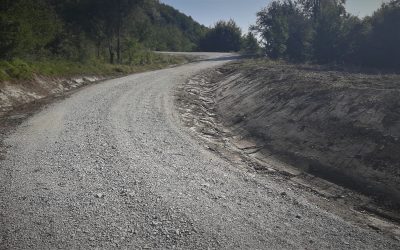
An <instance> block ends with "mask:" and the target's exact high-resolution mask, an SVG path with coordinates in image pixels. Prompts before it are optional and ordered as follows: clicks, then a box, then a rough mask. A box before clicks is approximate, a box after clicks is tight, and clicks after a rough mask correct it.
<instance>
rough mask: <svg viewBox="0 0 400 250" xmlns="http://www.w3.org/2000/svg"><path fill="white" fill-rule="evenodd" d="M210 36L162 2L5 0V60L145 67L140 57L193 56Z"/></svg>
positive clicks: (0, 14)
mask: <svg viewBox="0 0 400 250" xmlns="http://www.w3.org/2000/svg"><path fill="white" fill-rule="evenodd" d="M205 31H206V28H205V27H204V26H202V25H200V24H199V23H197V22H195V21H194V20H193V19H192V18H191V17H188V16H186V15H184V14H182V13H180V12H179V11H177V10H176V9H174V8H172V7H170V6H167V5H165V4H162V3H160V2H159V1H158V0H118V1H107V0H82V1H76V0H68V1H55V0H1V5H0V37H1V39H0V58H2V59H10V58H15V57H19V58H23V59H26V58H27V59H40V58H53V57H57V58H63V59H68V60H78V61H82V60H86V59H90V58H96V59H99V60H104V61H109V62H110V63H129V64H133V63H140V64H143V63H145V62H144V61H145V58H142V57H140V56H138V54H140V52H141V51H143V50H145V49H149V50H171V51H192V50H194V49H195V48H196V44H197V42H198V40H199V39H200V37H201V36H202V34H203V32H205Z"/></svg>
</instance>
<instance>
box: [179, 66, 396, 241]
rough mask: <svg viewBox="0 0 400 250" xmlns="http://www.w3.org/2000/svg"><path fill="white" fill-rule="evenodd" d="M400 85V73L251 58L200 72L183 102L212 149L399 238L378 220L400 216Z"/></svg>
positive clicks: (182, 96) (183, 108) (186, 119)
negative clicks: (381, 73)
mask: <svg viewBox="0 0 400 250" xmlns="http://www.w3.org/2000/svg"><path fill="white" fill-rule="evenodd" d="M399 83H400V76H398V75H388V74H386V75H376V74H360V73H349V72H343V71H332V70H327V69H323V68H321V67H316V66H308V65H292V64H286V63H281V62H280V63H278V62H270V61H264V60H243V61H239V62H233V63H230V64H229V65H224V66H222V67H220V68H218V69H216V70H214V71H212V72H204V73H203V74H200V75H198V76H196V77H194V78H192V79H191V80H189V81H188V82H187V83H186V84H185V85H183V86H182V88H181V89H180V90H179V92H178V103H179V106H181V113H182V117H183V121H184V122H185V124H186V125H187V126H189V127H190V128H191V129H192V130H193V131H196V132H197V135H198V136H200V137H201V138H202V139H203V140H205V141H206V142H207V143H208V145H209V148H210V149H211V150H214V151H215V152H217V153H219V154H221V155H223V156H225V158H227V159H230V160H231V161H246V162H247V164H248V165H250V166H252V167H253V168H254V169H255V170H256V171H257V172H258V173H260V174H263V175H268V176H271V175H280V176H281V178H283V179H284V180H290V181H291V182H292V183H293V184H295V185H300V186H301V187H302V188H303V189H304V190H305V191H309V192H311V193H314V194H317V195H318V196H320V197H322V198H323V199H322V200H321V199H316V198H315V196H313V195H310V196H309V199H311V200H314V201H315V202H316V203H318V204H319V205H320V206H322V207H325V208H326V209H328V210H330V211H332V210H333V212H335V213H337V214H339V215H340V216H342V217H345V218H346V219H349V220H352V221H357V222H359V223H361V224H366V225H368V226H370V227H373V228H380V230H385V229H383V228H386V229H388V231H391V232H394V233H395V234H398V233H400V231H398V228H397V226H396V227H395V228H397V229H394V230H393V228H391V226H387V225H386V226H385V225H384V226H383V227H382V225H375V224H374V223H373V222H371V221H374V220H375V219H374V218H376V216H378V217H379V218H380V219H382V220H388V222H389V223H390V222H394V223H399V222H400V216H399V201H400V196H399V194H400V185H399V184H400V168H399V164H400V154H399V153H400V143H399V142H398V138H399V137H400V123H399V122H400V113H399V112H398V111H399V110H400V109H399V108H400V98H398V96H399V94H400V93H399V92H400V85H399ZM359 192H361V193H359ZM363 194H364V195H363ZM324 199H326V200H329V202H326V201H324ZM331 201H335V205H332V203H331ZM349 209H350V210H349ZM371 216H372V217H371ZM371 218H373V219H371ZM366 221H367V222H366ZM370 222H371V223H372V224H371V223H370ZM378 224H379V223H378ZM383 224H384V223H383Z"/></svg>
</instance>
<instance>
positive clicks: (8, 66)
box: [0, 59, 33, 80]
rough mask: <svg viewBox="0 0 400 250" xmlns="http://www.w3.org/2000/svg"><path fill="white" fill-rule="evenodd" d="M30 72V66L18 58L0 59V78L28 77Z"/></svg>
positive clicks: (31, 72) (30, 74)
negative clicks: (10, 59) (8, 60)
mask: <svg viewBox="0 0 400 250" xmlns="http://www.w3.org/2000/svg"><path fill="white" fill-rule="evenodd" d="M32 74H33V71H32V68H31V67H30V66H29V65H28V64H27V63H26V62H24V61H22V60H20V59H14V60H12V61H10V62H7V61H0V80H10V79H30V78H31V77H32Z"/></svg>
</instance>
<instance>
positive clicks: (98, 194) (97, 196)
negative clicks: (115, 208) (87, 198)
mask: <svg viewBox="0 0 400 250" xmlns="http://www.w3.org/2000/svg"><path fill="white" fill-rule="evenodd" d="M95 197H96V198H103V197H104V194H102V193H97V194H96V195H95Z"/></svg>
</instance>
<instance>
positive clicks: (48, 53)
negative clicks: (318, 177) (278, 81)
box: [0, 0, 400, 79]
mask: <svg viewBox="0 0 400 250" xmlns="http://www.w3.org/2000/svg"><path fill="white" fill-rule="evenodd" d="M399 27H400V0H391V1H390V2H387V3H385V4H382V6H381V7H380V8H379V9H378V10H377V11H376V12H375V13H373V15H371V16H367V17H365V18H362V19H361V18H359V17H356V16H354V15H351V14H349V13H348V12H347V11H346V9H345V0H275V1H273V2H272V3H270V4H269V5H268V6H267V7H265V8H264V9H262V10H261V11H259V12H258V13H257V23H256V24H254V25H253V26H251V27H250V30H251V32H249V33H247V34H245V35H243V34H242V30H241V29H240V28H239V27H238V25H237V24H236V23H235V21H234V20H228V21H222V20H221V21H218V22H217V23H216V24H215V25H214V26H213V27H205V26H203V25H201V24H199V23H197V22H196V21H195V20H193V19H192V18H191V17H190V16H187V15H185V14H183V13H181V12H179V11H178V10H176V9H174V8H173V7H171V6H168V5H165V4H163V3H160V2H159V1H158V0H115V1H109V0H64V1H57V0H0V69H2V70H1V71H0V79H4V78H6V77H4V75H7V72H11V71H13V68H14V67H17V68H24V67H25V68H26V67H27V66H26V64H25V62H28V64H29V62H30V63H31V64H32V63H33V62H34V63H37V62H47V61H52V60H53V61H54V60H57V61H60V60H61V61H63V62H65V61H67V62H79V63H85V62H88V61H90V62H94V61H95V62H97V63H107V64H111V65H114V64H116V65H144V64H147V63H151V62H152V61H154V60H155V58H156V57H155V56H154V53H152V51H215V52H231V51H242V52H245V53H250V54H257V53H260V52H261V51H263V53H262V54H265V55H267V56H268V57H269V58H272V59H278V58H279V59H286V60H289V61H293V62H313V63H318V64H332V63H333V64H340V65H357V66H362V67H372V68H384V69H400V60H399V58H400V46H398V44H400V29H399ZM258 40H261V42H260V41H258ZM260 47H262V49H261V48H260ZM61 67H64V66H61ZM17 71H18V70H17ZM20 71H21V70H20ZM22 71H23V70H22ZM9 75H10V74H9ZM11 75H14V76H19V75H23V74H22V73H21V74H19V73H18V72H17V73H16V74H11Z"/></svg>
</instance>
